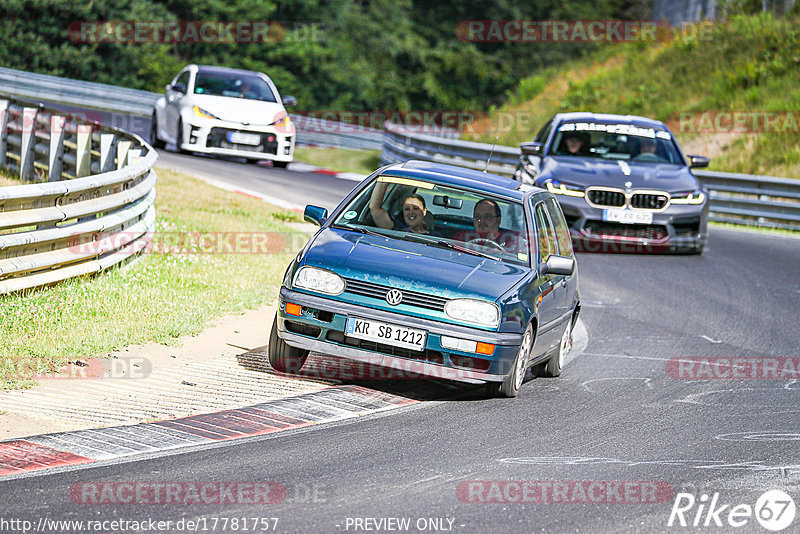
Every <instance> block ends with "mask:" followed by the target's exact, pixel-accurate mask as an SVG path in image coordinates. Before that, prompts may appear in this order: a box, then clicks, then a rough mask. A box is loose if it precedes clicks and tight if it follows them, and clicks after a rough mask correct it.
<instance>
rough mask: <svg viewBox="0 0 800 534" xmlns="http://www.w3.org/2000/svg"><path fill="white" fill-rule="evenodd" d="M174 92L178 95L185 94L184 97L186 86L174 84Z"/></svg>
mask: <svg viewBox="0 0 800 534" xmlns="http://www.w3.org/2000/svg"><path fill="white" fill-rule="evenodd" d="M167 87H169V86H167ZM172 90H173V91H175V92H176V93H183V94H184V95H185V94H186V86H185V85H184V84H182V83H180V82H178V83H175V84H172Z"/></svg>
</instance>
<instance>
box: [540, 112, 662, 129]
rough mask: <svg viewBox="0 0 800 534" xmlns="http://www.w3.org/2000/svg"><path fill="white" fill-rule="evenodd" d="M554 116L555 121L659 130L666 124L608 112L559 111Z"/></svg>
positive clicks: (645, 118)
mask: <svg viewBox="0 0 800 534" xmlns="http://www.w3.org/2000/svg"><path fill="white" fill-rule="evenodd" d="M554 118H555V119H556V121H557V122H567V121H569V122H573V121H580V120H584V121H591V122H599V123H605V124H609V123H613V124H630V125H632V126H639V127H647V128H656V129H660V130H666V129H667V126H666V125H665V124H664V123H663V122H661V121H657V120H654V119H648V118H647V117H639V116H637V115H612V114H610V113H588V112H585V111H578V112H573V113H559V114H557V115H556V116H555V117H554Z"/></svg>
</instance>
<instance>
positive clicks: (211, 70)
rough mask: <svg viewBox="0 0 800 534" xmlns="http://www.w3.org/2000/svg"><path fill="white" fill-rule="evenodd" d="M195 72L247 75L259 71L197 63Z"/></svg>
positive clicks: (257, 73)
mask: <svg viewBox="0 0 800 534" xmlns="http://www.w3.org/2000/svg"><path fill="white" fill-rule="evenodd" d="M197 72H204V73H208V74H239V75H242V74H249V75H251V76H252V75H254V74H255V75H260V74H261V73H260V72H255V71H252V70H244V69H231V68H228V67H215V66H212V65H197Z"/></svg>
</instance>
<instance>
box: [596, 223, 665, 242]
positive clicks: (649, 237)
mask: <svg viewBox="0 0 800 534" xmlns="http://www.w3.org/2000/svg"><path fill="white" fill-rule="evenodd" d="M583 232H584V234H586V235H589V236H591V237H611V238H628V239H642V240H646V241H663V240H664V239H667V237H669V234H668V233H667V228H666V227H665V226H662V225H658V224H621V223H615V222H606V221H586V224H584V226H583Z"/></svg>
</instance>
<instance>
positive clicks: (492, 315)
mask: <svg viewBox="0 0 800 534" xmlns="http://www.w3.org/2000/svg"><path fill="white" fill-rule="evenodd" d="M444 313H445V315H447V316H448V317H450V318H451V319H455V320H456V321H464V322H465V323H474V324H478V325H481V326H497V325H498V324H500V309H499V308H498V307H497V304H495V303H493V302H486V301H483V300H475V299H454V300H449V301H447V304H445V305H444Z"/></svg>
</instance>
